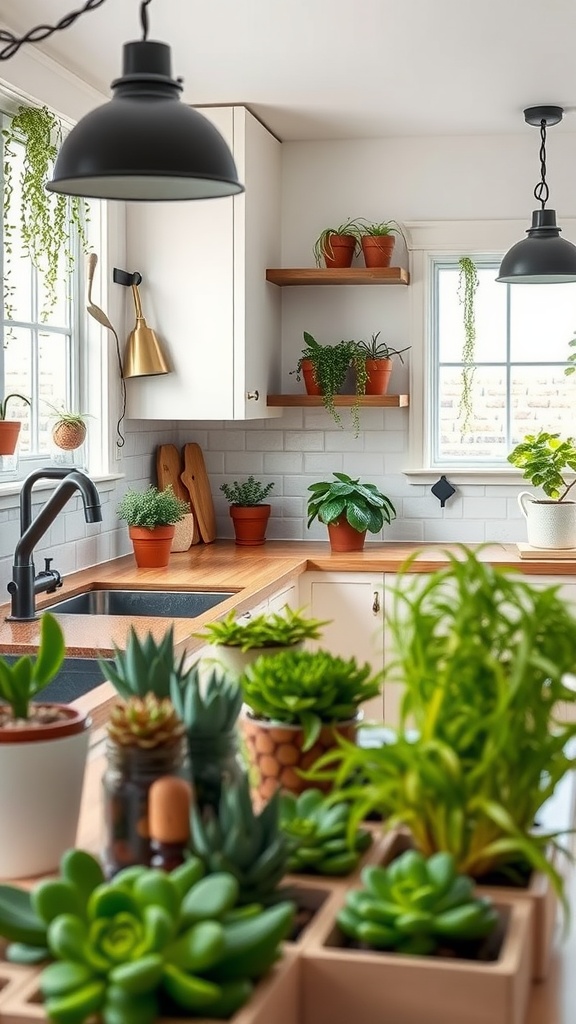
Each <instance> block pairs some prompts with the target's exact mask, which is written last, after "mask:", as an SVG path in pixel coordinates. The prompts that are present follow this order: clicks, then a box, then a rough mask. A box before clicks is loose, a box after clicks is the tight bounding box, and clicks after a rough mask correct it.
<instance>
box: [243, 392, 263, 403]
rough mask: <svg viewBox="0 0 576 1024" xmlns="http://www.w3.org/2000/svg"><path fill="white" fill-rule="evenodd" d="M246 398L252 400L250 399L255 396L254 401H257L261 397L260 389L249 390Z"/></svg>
mask: <svg viewBox="0 0 576 1024" xmlns="http://www.w3.org/2000/svg"><path fill="white" fill-rule="evenodd" d="M246 398H247V399H248V401H250V399H251V398H253V399H254V401H255V402H257V401H258V399H259V398H260V392H259V391H247V392H246Z"/></svg>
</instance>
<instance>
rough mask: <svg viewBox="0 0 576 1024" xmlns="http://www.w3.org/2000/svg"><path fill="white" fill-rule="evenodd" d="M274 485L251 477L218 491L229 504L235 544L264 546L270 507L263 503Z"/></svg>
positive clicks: (224, 485) (226, 485) (225, 485)
mask: <svg viewBox="0 0 576 1024" xmlns="http://www.w3.org/2000/svg"><path fill="white" fill-rule="evenodd" d="M273 487H274V483H269V484H263V483H261V482H260V480H256V479H255V478H254V477H253V476H249V477H248V479H247V480H243V481H242V482H241V483H238V481H237V480H235V481H234V483H233V484H222V485H221V487H220V490H221V491H222V493H223V494H224V497H225V498H226V500H227V501H229V502H230V516H231V518H232V522H233V524H234V534H235V537H236V543H237V544H240V545H244V546H246V545H248V546H254V545H256V544H264V542H265V540H266V527H267V526H268V520H269V518H270V511H271V506H270V505H267V504H266V503H265V500H264V499H265V498H267V497H268V495H269V494H270V491H271V490H272V488H273Z"/></svg>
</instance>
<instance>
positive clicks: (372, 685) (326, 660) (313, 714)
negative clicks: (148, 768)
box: [240, 649, 380, 751]
mask: <svg viewBox="0 0 576 1024" xmlns="http://www.w3.org/2000/svg"><path fill="white" fill-rule="evenodd" d="M371 671H372V670H371V667H370V665H369V664H368V662H366V663H365V664H364V665H363V666H360V665H359V664H358V663H357V661H356V659H355V658H349V659H347V660H345V659H344V658H339V657H336V655H333V654H329V653H328V651H322V650H319V651H301V650H290V649H287V650H285V651H279V652H278V654H274V655H270V656H268V657H267V656H266V655H261V656H260V657H259V658H258V659H257V660H256V661H255V662H254V663H253V664H252V665H248V666H247V668H246V670H245V672H244V674H243V675H242V677H241V679H240V685H241V686H242V690H243V693H244V701H245V703H246V704H247V705H248V707H249V708H251V710H252V712H253V713H254V715H255V716H256V717H257V718H265V719H268V720H270V721H273V722H286V723H289V724H290V725H299V726H301V728H302V730H303V733H304V743H303V746H302V749H303V750H304V751H306V750H309V749H310V747H312V746H314V743H315V742H316V740H317V738H318V735H319V733H320V730H321V728H322V726H323V725H324V724H332V723H334V722H344V721H349V720H350V719H352V718H354V717H355V715H356V712H357V710H358V707H359V705H360V704H362V703H363V701H365V700H369V699H370V698H371V697H376V696H377V694H378V693H379V692H380V675H376V676H371Z"/></svg>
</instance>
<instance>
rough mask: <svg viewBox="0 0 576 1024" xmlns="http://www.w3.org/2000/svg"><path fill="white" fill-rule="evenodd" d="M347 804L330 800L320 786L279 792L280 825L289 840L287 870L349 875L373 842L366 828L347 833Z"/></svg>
mask: <svg viewBox="0 0 576 1024" xmlns="http://www.w3.org/2000/svg"><path fill="white" fill-rule="evenodd" d="M349 820H350V804H348V803H345V802H341V803H337V804H334V803H329V802H328V801H327V800H326V797H325V795H324V794H323V793H322V792H321V791H320V790H319V789H306V790H304V792H303V793H301V794H300V795H299V796H295V795H294V794H293V793H282V796H281V798H280V828H281V829H282V831H283V832H284V835H285V836H286V838H287V840H288V846H289V849H290V856H289V859H288V870H289V871H295V872H307V873H311V874H316V875H348V874H350V872H351V871H353V870H354V868H355V867H357V865H358V862H359V861H360V857H361V856H362V854H363V853H364V852H365V851H366V850H367V849H368V847H369V846H370V844H371V842H372V836H371V834H370V832H368V830H367V829H363V828H357V829H355V830H354V832H353V834H352V836H350V835H349Z"/></svg>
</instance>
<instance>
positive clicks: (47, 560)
mask: <svg viewBox="0 0 576 1024" xmlns="http://www.w3.org/2000/svg"><path fill="white" fill-rule="evenodd" d="M53 561H54V558H45V559H44V572H52V569H51V565H52V562H53Z"/></svg>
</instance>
